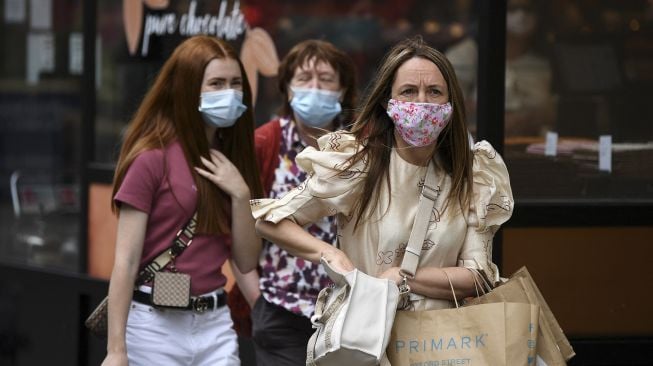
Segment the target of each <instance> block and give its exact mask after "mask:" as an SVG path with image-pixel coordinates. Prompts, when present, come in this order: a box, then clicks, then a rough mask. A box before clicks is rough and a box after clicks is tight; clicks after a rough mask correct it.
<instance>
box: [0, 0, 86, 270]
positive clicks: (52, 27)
mask: <svg viewBox="0 0 653 366" xmlns="http://www.w3.org/2000/svg"><path fill="white" fill-rule="evenodd" d="M81 14H82V12H81V1H74V0H68V1H62V0H39V1H27V0H6V1H4V2H2V9H0V53H2V58H1V59H0V141H1V142H0V182H1V183H0V238H2V240H0V260H2V261H9V262H15V263H21V264H28V265H34V266H39V267H47V268H57V269H66V270H73V271H77V270H78V265H79V261H78V258H79V252H80V243H79V240H78V236H79V215H80V200H79V197H80V196H79V161H80V159H81V153H80V151H81V150H80V121H81V98H80V96H81V75H82V64H83V60H82V57H83V52H82V48H83V47H82V33H81V29H82V24H81V23H82V21H81V19H82V15H81Z"/></svg>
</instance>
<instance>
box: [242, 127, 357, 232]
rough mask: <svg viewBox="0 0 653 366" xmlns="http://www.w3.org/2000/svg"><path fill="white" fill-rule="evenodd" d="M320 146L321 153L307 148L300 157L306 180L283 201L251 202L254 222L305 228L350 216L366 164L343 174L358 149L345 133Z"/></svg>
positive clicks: (335, 134) (321, 141)
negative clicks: (290, 223) (285, 222)
mask: <svg viewBox="0 0 653 366" xmlns="http://www.w3.org/2000/svg"><path fill="white" fill-rule="evenodd" d="M318 145H319V147H320V150H316V149H315V148H313V147H307V148H306V149H304V151H302V152H301V153H300V154H299V155H297V158H296V162H297V164H298V165H299V166H300V168H302V169H303V170H304V171H305V172H306V173H307V178H306V180H305V181H304V182H302V183H301V184H300V185H299V186H297V187H295V188H294V189H292V190H291V191H289V192H288V193H287V194H286V195H285V196H283V197H282V198H280V199H261V200H252V201H251V208H252V214H253V215H254V218H257V219H258V218H262V219H263V220H265V221H270V222H274V223H278V222H279V221H281V220H283V219H286V218H287V219H290V220H293V221H294V222H296V223H297V224H299V225H301V226H304V225H306V224H308V223H313V222H316V221H318V220H319V219H320V218H322V217H325V216H331V215H335V214H337V213H341V214H344V215H349V214H350V211H351V209H352V205H353V203H354V202H355V201H356V196H357V195H358V194H359V186H360V184H359V183H360V182H362V178H363V177H364V176H365V174H366V173H365V172H364V163H363V162H362V161H360V162H358V163H357V164H355V165H353V166H351V167H349V168H348V169H347V170H345V171H342V170H343V168H344V167H347V166H348V159H349V158H351V157H352V156H353V155H354V154H355V153H356V152H357V151H358V148H359V146H358V144H357V142H356V140H355V138H354V137H353V136H352V135H350V134H348V133H346V132H344V131H338V132H333V133H330V134H326V135H324V136H322V137H321V138H320V139H319V140H318Z"/></svg>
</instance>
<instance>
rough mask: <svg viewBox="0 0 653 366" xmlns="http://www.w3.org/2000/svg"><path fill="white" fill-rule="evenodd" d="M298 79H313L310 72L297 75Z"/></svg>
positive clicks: (296, 78)
mask: <svg viewBox="0 0 653 366" xmlns="http://www.w3.org/2000/svg"><path fill="white" fill-rule="evenodd" d="M295 80H297V81H309V80H311V75H309V74H299V75H297V76H296V77H295Z"/></svg>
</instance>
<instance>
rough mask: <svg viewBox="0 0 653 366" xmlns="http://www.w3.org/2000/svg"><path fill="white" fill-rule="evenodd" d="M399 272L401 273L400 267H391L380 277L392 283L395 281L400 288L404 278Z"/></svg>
mask: <svg viewBox="0 0 653 366" xmlns="http://www.w3.org/2000/svg"><path fill="white" fill-rule="evenodd" d="M399 271H400V268H399V267H390V268H388V269H386V270H385V271H384V272H383V273H381V274H380V275H379V276H378V277H379V278H387V279H389V280H390V281H393V282H394V283H396V284H397V286H399V284H400V283H401V280H402V279H403V277H402V276H401V274H400V273H399Z"/></svg>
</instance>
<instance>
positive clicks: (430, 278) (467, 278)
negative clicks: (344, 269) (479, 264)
mask: <svg viewBox="0 0 653 366" xmlns="http://www.w3.org/2000/svg"><path fill="white" fill-rule="evenodd" d="M445 271H446V274H445ZM447 275H448V276H449V278H450V279H451V283H452V284H453V288H454V290H455V291H456V297H457V298H458V299H462V298H465V297H469V296H476V294H477V293H476V287H475V285H474V277H473V276H474V275H473V274H472V272H471V271H470V270H469V269H467V268H463V267H447V268H437V267H422V268H419V269H417V272H416V273H415V278H412V279H411V278H409V279H408V286H410V289H411V292H413V293H415V294H418V295H423V296H426V297H430V298H434V299H445V300H453V293H452V292H451V286H450V285H449V280H447ZM379 277H380V278H388V279H390V280H393V281H395V282H396V283H397V285H399V284H400V283H401V281H402V279H403V277H402V276H401V274H400V273H399V267H392V268H389V269H388V270H386V271H385V272H383V273H382V274H381V275H379ZM479 291H480V289H479Z"/></svg>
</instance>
